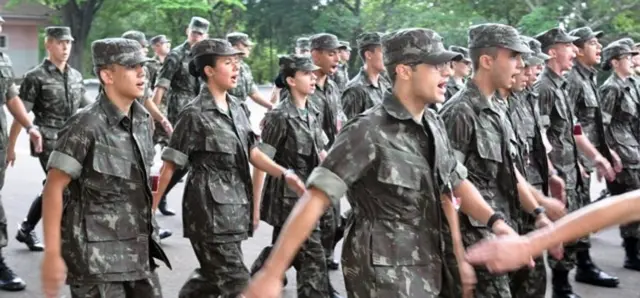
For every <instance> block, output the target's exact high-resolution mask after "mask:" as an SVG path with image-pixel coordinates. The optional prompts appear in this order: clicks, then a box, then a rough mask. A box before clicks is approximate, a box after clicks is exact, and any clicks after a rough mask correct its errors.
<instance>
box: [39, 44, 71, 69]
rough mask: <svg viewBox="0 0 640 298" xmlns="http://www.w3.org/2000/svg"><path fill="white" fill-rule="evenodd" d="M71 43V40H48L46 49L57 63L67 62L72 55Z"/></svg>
mask: <svg viewBox="0 0 640 298" xmlns="http://www.w3.org/2000/svg"><path fill="white" fill-rule="evenodd" d="M71 46H72V44H71V41H69V40H57V39H53V38H50V39H47V42H46V45H45V47H46V48H47V51H48V52H49V56H50V57H51V58H52V59H54V60H55V61H56V62H63V63H64V62H67V61H68V60H69V55H70V54H71Z"/></svg>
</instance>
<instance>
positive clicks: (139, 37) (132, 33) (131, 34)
mask: <svg viewBox="0 0 640 298" xmlns="http://www.w3.org/2000/svg"><path fill="white" fill-rule="evenodd" d="M121 37H122V38H126V39H131V40H135V41H137V42H139V43H140V45H141V46H142V47H148V46H149V43H147V37H146V36H145V35H144V33H142V32H140V31H137V30H129V31H127V32H125V33H122V36H121Z"/></svg>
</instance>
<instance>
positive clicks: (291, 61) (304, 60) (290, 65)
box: [279, 54, 320, 71]
mask: <svg viewBox="0 0 640 298" xmlns="http://www.w3.org/2000/svg"><path fill="white" fill-rule="evenodd" d="M279 60H280V61H279V63H280V65H281V67H282V70H294V71H314V70H318V69H320V67H318V66H316V65H315V64H313V61H312V60H311V57H309V56H302V55H295V54H292V55H287V56H281V57H280V59H279Z"/></svg>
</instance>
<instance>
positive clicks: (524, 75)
mask: <svg viewBox="0 0 640 298" xmlns="http://www.w3.org/2000/svg"><path fill="white" fill-rule="evenodd" d="M530 76H531V67H530V66H527V67H525V68H523V69H522V71H520V73H519V74H517V75H516V77H515V80H514V82H513V87H511V90H512V91H515V92H519V91H522V90H524V88H525V87H527V84H528V83H529V77H530Z"/></svg>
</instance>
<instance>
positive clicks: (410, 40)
mask: <svg viewBox="0 0 640 298" xmlns="http://www.w3.org/2000/svg"><path fill="white" fill-rule="evenodd" d="M382 52H383V57H384V64H385V65H389V66H391V65H396V64H412V63H426V64H431V65H438V64H442V63H445V62H449V61H452V60H456V61H458V60H461V59H462V55H461V54H460V53H456V52H451V51H448V50H446V49H445V48H444V45H443V44H442V37H440V35H438V33H436V32H435V31H433V30H430V29H424V28H409V29H400V30H397V31H394V32H391V33H388V34H385V35H384V36H383V37H382Z"/></svg>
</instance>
